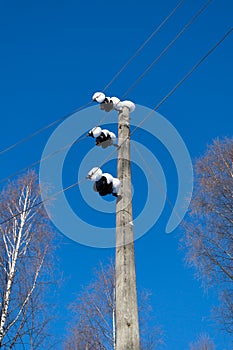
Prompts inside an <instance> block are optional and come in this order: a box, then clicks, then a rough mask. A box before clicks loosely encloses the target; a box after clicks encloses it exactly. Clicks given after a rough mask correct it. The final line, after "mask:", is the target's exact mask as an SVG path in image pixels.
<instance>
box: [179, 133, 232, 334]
mask: <svg viewBox="0 0 233 350" xmlns="http://www.w3.org/2000/svg"><path fill="white" fill-rule="evenodd" d="M195 170H196V179H195V192H194V196H193V200H192V203H191V211H190V213H189V216H188V220H187V222H186V223H185V224H184V227H185V238H184V239H183V243H184V248H188V249H187V251H188V252H187V261H188V263H189V264H191V265H192V266H194V267H195V268H197V271H198V277H200V278H201V279H202V280H203V282H204V283H205V285H206V286H213V285H215V288H216V290H218V292H219V296H220V300H221V301H222V302H221V305H220V307H219V309H218V315H219V320H220V322H221V323H222V326H223V327H224V329H225V330H227V331H228V332H231V333H232V332H233V139H224V140H221V141H220V140H215V141H214V142H213V144H212V145H210V146H209V147H208V149H207V151H206V153H205V154H204V156H203V157H201V158H200V159H199V160H198V161H197V163H196V166H195ZM220 315H221V316H220Z"/></svg>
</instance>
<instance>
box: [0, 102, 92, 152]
mask: <svg viewBox="0 0 233 350" xmlns="http://www.w3.org/2000/svg"><path fill="white" fill-rule="evenodd" d="M91 103H92V101H89V102H88V103H85V104H84V105H82V106H81V107H79V108H77V109H76V110H75V111H73V112H72V113H69V114H67V115H65V116H64V117H61V118H59V119H57V120H54V121H53V122H52V123H50V124H48V125H46V126H44V127H43V128H41V129H39V130H37V131H35V132H33V133H32V134H30V135H28V136H26V137H25V138H23V139H21V140H19V141H17V142H15V143H14V144H12V145H11V146H9V147H7V148H5V149H3V150H1V151H0V156H1V155H2V154H4V153H6V152H8V151H10V150H11V149H13V148H15V147H16V146H19V145H21V144H22V143H25V142H26V141H28V140H30V139H31V138H33V137H35V136H36V135H39V134H41V133H42V132H43V131H45V130H47V129H49V128H50V127H51V126H53V125H56V124H58V123H60V122H62V121H63V120H65V119H66V118H68V117H69V116H71V115H72V114H74V113H77V112H79V111H80V110H81V109H83V108H86V107H88V106H89V105H90V104H91Z"/></svg>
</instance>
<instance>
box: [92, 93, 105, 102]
mask: <svg viewBox="0 0 233 350" xmlns="http://www.w3.org/2000/svg"><path fill="white" fill-rule="evenodd" d="M105 98H106V97H105V94H104V93H103V92H95V93H94V95H93V96H92V100H93V101H95V102H98V103H103V102H104V100H105Z"/></svg>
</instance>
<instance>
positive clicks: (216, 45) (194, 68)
mask: <svg viewBox="0 0 233 350" xmlns="http://www.w3.org/2000/svg"><path fill="white" fill-rule="evenodd" d="M232 30H233V28H230V29H229V30H228V31H227V32H226V33H225V34H224V35H223V36H222V38H221V39H220V40H219V41H218V42H217V43H216V44H215V45H214V46H213V47H212V48H211V49H210V50H209V51H208V52H207V53H206V54H205V55H204V56H203V57H202V58H201V59H200V60H199V61H198V62H197V63H196V64H195V65H194V66H193V67H192V68H191V69H190V70H189V72H188V73H187V74H185V76H184V77H183V78H182V79H181V80H180V81H179V82H178V83H177V84H176V85H175V86H174V87H173V88H172V89H171V90H170V91H169V92H168V94H167V95H166V96H165V97H164V98H163V99H162V100H161V101H160V102H159V103H158V104H157V105H156V106H155V107H154V109H153V110H152V112H150V113H149V114H148V115H147V116H146V117H145V118H144V119H143V120H142V121H141V122H140V123H139V124H138V125H137V127H136V128H135V129H134V130H133V131H132V133H131V135H133V134H134V133H135V132H136V130H137V129H138V128H140V127H141V126H142V125H143V124H144V123H145V122H146V121H147V120H148V119H149V118H150V117H151V115H152V114H153V113H154V112H155V111H156V110H157V109H158V108H159V107H160V106H161V105H162V104H163V103H164V102H165V101H166V100H167V99H168V98H169V97H170V96H171V95H172V94H173V93H174V92H175V91H176V90H177V89H178V88H179V87H180V85H182V84H183V83H184V81H185V80H186V79H188V78H189V76H190V75H191V74H192V73H193V72H194V71H195V70H196V69H197V68H198V67H199V66H200V65H201V64H202V62H204V61H205V60H206V58H207V57H208V56H209V55H211V53H212V52H213V51H214V50H215V49H216V48H217V47H218V46H219V45H220V44H221V43H222V42H223V41H224V40H225V39H226V38H227V37H228V36H229V35H230V34H231V32H232Z"/></svg>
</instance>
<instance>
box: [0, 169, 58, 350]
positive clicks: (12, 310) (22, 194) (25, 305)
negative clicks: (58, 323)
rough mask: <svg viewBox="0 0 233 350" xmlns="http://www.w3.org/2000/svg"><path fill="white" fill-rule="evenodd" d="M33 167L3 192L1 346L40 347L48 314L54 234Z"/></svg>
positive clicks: (0, 217)
mask: <svg viewBox="0 0 233 350" xmlns="http://www.w3.org/2000/svg"><path fill="white" fill-rule="evenodd" d="M39 201H40V191H39V185H38V183H37V176H36V175H35V173H34V172H29V173H28V174H26V175H25V176H23V177H21V178H19V179H18V180H17V181H16V182H14V183H11V184H9V185H8V186H7V187H6V188H5V189H4V190H3V191H2V193H1V198H0V221H1V224H0V347H2V348H4V349H21V348H22V349H25V348H27V346H28V347H29V348H30V349H39V348H40V346H41V345H42V344H43V342H44V340H45V339H46V335H47V325H48V321H49V318H48V315H47V314H46V309H47V308H46V305H45V302H44V300H43V292H44V289H45V286H46V285H47V284H48V283H49V281H51V278H50V277H49V276H50V274H51V271H50V266H51V265H50V261H49V259H48V256H49V254H48V253H49V252H51V241H52V238H53V234H52V231H51V228H50V227H49V221H48V218H47V216H46V214H45V212H44V210H43V208H42V206H41V205H39V206H37V203H38V202H39Z"/></svg>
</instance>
